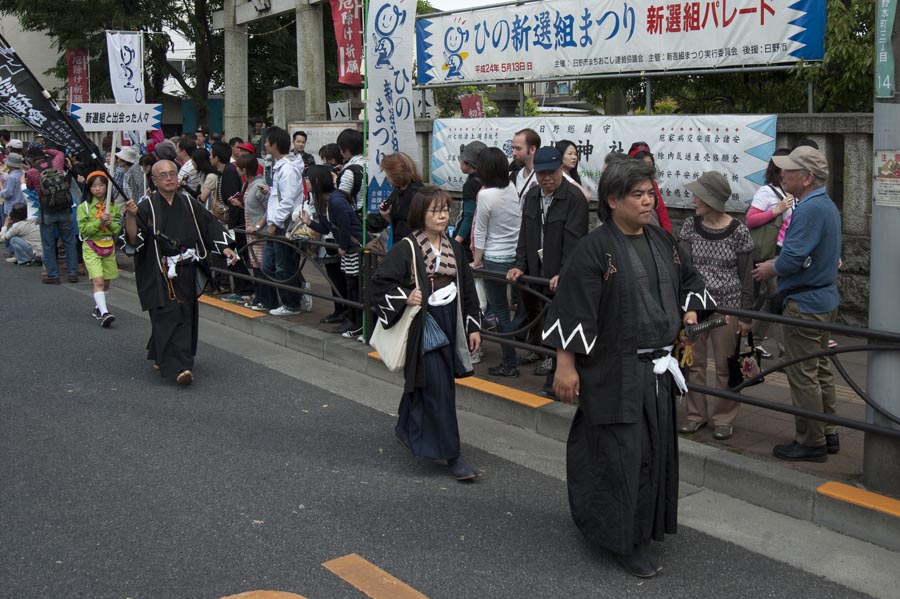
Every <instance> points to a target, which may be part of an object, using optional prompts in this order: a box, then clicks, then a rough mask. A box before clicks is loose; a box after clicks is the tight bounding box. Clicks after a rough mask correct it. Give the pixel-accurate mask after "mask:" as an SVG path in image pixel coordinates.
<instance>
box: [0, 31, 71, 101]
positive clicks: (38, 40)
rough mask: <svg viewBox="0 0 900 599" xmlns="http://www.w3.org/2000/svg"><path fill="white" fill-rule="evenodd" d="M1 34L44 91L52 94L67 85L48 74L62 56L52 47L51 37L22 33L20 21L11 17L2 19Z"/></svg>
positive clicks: (33, 32)
mask: <svg viewBox="0 0 900 599" xmlns="http://www.w3.org/2000/svg"><path fill="white" fill-rule="evenodd" d="M0 33H2V34H3V37H4V38H6V41H7V42H9V44H10V45H11V46H12V47H13V48H15V50H16V52H18V54H19V56H20V57H21V58H22V60H24V61H25V64H26V65H28V68H29V69H31V72H32V73H34V76H35V77H37V79H38V81H40V83H41V85H43V86H44V89H46V90H48V91H50V92H51V93H52V91H53V90H54V89H56V88H59V87H62V86H63V85H65V82H64V81H63V80H61V79H58V78H56V77H53V76H50V75H47V74H46V71H47V70H48V69H51V68H54V67H55V66H56V61H57V60H59V57H60V56H61V55H62V54H61V53H60V52H59V51H58V50H57V49H56V48H54V47H53V46H52V41H51V39H50V37H49V36H47V35H46V34H44V33H43V32H40V31H22V25H21V24H20V23H19V19H18V18H16V17H14V16H10V15H5V16H3V17H0Z"/></svg>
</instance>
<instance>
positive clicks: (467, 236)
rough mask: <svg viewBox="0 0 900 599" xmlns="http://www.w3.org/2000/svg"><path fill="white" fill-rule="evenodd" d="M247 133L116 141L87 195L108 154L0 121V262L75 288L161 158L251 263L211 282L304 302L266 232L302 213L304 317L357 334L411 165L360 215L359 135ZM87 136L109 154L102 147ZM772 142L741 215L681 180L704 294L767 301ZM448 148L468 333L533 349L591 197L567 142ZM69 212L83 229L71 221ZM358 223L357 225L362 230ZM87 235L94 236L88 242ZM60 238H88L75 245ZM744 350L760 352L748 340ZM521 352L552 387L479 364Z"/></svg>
mask: <svg viewBox="0 0 900 599" xmlns="http://www.w3.org/2000/svg"><path fill="white" fill-rule="evenodd" d="M258 129H259V130H258V131H257V132H256V133H258V135H257V136H255V137H251V139H252V140H253V141H245V140H244V139H242V138H240V137H232V138H230V139H228V141H227V142H225V141H222V137H221V135H215V134H213V135H209V134H207V132H205V131H204V130H202V129H198V130H197V131H195V132H194V133H192V134H184V135H181V136H178V137H174V138H171V139H162V140H159V141H156V142H155V143H150V144H148V145H147V146H146V148H143V147H142V148H140V149H139V148H137V147H131V146H128V147H124V148H121V149H119V150H118V151H117V152H115V156H114V157H113V160H112V162H111V164H112V168H111V169H110V171H109V176H108V175H105V174H104V175H103V178H102V180H99V182H98V183H97V186H96V187H97V189H100V187H102V188H103V189H102V193H103V196H104V197H99V196H98V195H97V193H98V192H96V191H95V192H93V193H92V190H91V188H90V187H89V185H88V183H89V181H97V180H98V177H97V176H96V175H97V174H98V173H100V174H103V171H105V170H106V169H105V167H104V164H107V163H109V161H108V159H107V158H108V157H107V156H106V155H104V152H102V151H100V150H99V149H96V151H95V153H96V154H97V155H96V156H92V155H91V154H90V153H89V152H84V153H82V154H79V155H72V156H68V157H67V156H66V153H65V151H63V150H62V149H61V148H57V147H54V145H53V144H52V143H49V142H47V141H46V140H43V139H41V138H40V137H38V138H37V139H36V140H35V141H33V142H29V143H23V141H22V140H19V139H12V138H10V134H9V132H8V131H3V130H0V143H2V144H3V152H2V155H0V161H2V168H0V178H2V179H0V200H2V205H0V217H2V222H3V227H2V230H0V242H2V243H3V244H4V247H5V250H6V255H7V258H6V260H7V262H9V263H12V264H16V265H20V266H27V265H41V266H42V269H41V271H42V278H43V280H44V282H45V283H48V284H59V283H60V282H61V278H62V277H63V276H65V277H66V280H67V281H69V282H71V283H76V282H78V279H79V276H83V275H84V274H85V262H88V263H94V262H96V260H95V259H94V258H95V256H94V255H93V254H91V255H90V260H87V261H86V260H85V259H84V252H85V251H88V249H87V248H88V247H91V248H93V247H95V246H96V244H97V243H106V237H107V235H106V234H107V233H109V232H110V231H112V230H118V227H119V224H118V221H117V219H118V216H117V215H118V214H119V213H120V211H121V208H122V206H123V205H124V203H125V201H126V198H129V199H135V200H137V201H138V202H140V201H141V200H143V199H146V198H148V197H149V196H150V195H151V194H153V193H154V191H155V185H154V180H153V178H152V177H151V176H150V173H151V169H152V167H153V164H154V163H155V162H156V161H158V160H171V161H173V162H175V163H176V165H177V168H178V183H179V190H180V191H181V192H183V193H186V194H188V195H190V196H191V197H192V198H194V199H195V200H196V201H197V202H198V203H199V204H200V205H202V206H203V208H205V209H206V210H208V211H210V212H211V213H212V214H213V215H215V216H216V218H218V219H219V220H220V221H221V222H222V223H223V224H224V225H225V226H226V227H228V228H229V229H232V230H233V232H234V233H235V234H236V238H237V239H236V247H238V248H246V249H245V250H244V251H243V252H242V257H243V258H244V260H242V261H239V262H237V263H236V264H233V265H228V268H229V269H232V271H233V272H234V273H236V274H239V275H251V274H252V278H253V280H248V279H244V278H242V277H241V276H237V277H223V278H221V280H220V281H219V283H220V286H221V287H223V288H224V292H223V294H222V296H223V299H225V300H226V301H231V302H236V303H241V304H243V305H244V306H246V307H247V308H250V309H252V310H256V311H266V312H267V313H270V314H272V315H276V316H291V315H294V314H298V313H300V312H304V311H306V312H308V311H311V310H312V297H311V296H310V295H309V294H308V293H306V292H307V291H308V290H309V289H310V287H309V283H308V282H307V281H306V280H305V278H304V276H303V273H302V267H301V266H300V260H301V256H300V252H298V251H297V250H296V248H295V247H292V246H291V244H290V243H285V242H284V237H285V236H286V235H289V232H290V231H293V230H295V227H296V226H298V225H300V224H302V226H303V230H304V231H305V232H306V234H307V235H308V236H311V237H316V238H319V239H321V240H323V241H326V242H330V246H329V247H328V249H325V248H318V247H317V248H316V249H315V250H314V251H313V253H314V256H313V258H315V259H318V260H320V261H321V262H322V263H323V264H324V270H325V271H326V273H327V275H328V278H329V283H330V285H331V289H332V294H333V296H334V298H333V299H334V300H335V301H334V302H333V304H334V307H333V310H332V311H331V312H330V313H329V314H327V315H326V316H324V317H323V318H321V322H322V323H324V324H331V325H335V326H334V329H333V331H334V333H336V334H340V335H343V336H344V337H347V338H351V339H359V340H363V338H362V334H363V326H362V325H363V314H362V311H361V310H359V309H355V308H350V307H348V306H346V305H344V304H343V303H342V302H341V301H340V298H343V299H346V300H350V301H356V302H359V301H362V300H361V293H362V287H361V284H360V272H361V266H362V261H361V259H360V251H361V249H362V248H363V246H365V245H367V244H369V243H370V242H372V236H371V233H375V234H378V236H377V238H376V241H375V242H373V243H374V245H373V246H372V247H376V248H378V247H381V248H384V249H387V248H389V247H390V246H392V245H393V244H395V243H398V242H400V241H401V240H402V239H404V238H405V237H407V236H408V235H409V234H410V231H411V227H410V224H409V220H408V219H409V210H410V206H411V205H412V203H413V198H414V197H415V196H416V194H417V193H418V192H419V191H420V190H421V189H422V187H423V184H424V183H423V179H422V176H421V174H420V173H419V171H418V168H417V166H416V162H415V161H414V160H413V159H412V157H410V156H409V155H408V154H406V153H404V152H397V153H394V154H390V155H387V156H385V157H384V158H383V159H382V162H381V167H382V169H383V170H384V173H385V177H386V180H387V182H388V183H389V184H390V185H391V186H392V191H391V193H390V195H389V196H388V198H387V200H386V201H385V202H383V203H382V204H381V205H380V206H379V207H378V212H377V213H374V214H368V211H367V210H366V207H367V189H366V188H367V185H366V184H367V177H366V171H365V169H366V157H365V155H364V143H363V135H362V134H361V133H360V132H359V131H357V130H356V129H349V128H348V129H345V130H344V131H342V132H341V133H340V134H339V135H338V136H337V138H336V139H335V140H334V141H333V142H331V143H327V144H325V145H323V146H321V147H320V148H318V150H317V152H316V154H317V157H316V156H314V155H313V154H312V153H310V152H308V151H307V149H306V144H307V140H308V136H307V134H306V133H305V132H303V131H295V132H293V135H291V134H289V133H288V132H287V131H285V130H284V129H281V128H278V127H269V128H261V129H260V128H258ZM103 145H104V146H107V150H109V146H108V143H104V144H103ZM789 154H790V150H788V149H781V150H777V151H776V152H775V155H774V157H773V161H772V162H770V164H769V168H768V170H767V171H766V184H765V185H764V186H762V187H761V188H760V190H759V191H758V192H757V194H756V195H755V196H754V198H753V200H752V203H751V204H750V209H749V211H748V213H747V216H746V225H745V224H744V223H742V222H740V221H738V220H737V219H735V218H733V217H731V216H729V215H728V213H727V212H726V210H725V202H726V200H728V199H729V198H730V196H731V189H730V187H729V185H728V181H727V180H726V179H725V178H723V177H722V176H721V175H718V174H716V173H705V174H704V175H703V176H701V177H700V179H698V180H697V181H695V182H691V183H689V184H687V185H686V190H687V191H688V192H690V195H692V196H693V198H694V206H695V209H696V217H694V218H689V219H687V220H686V221H685V222H684V225H683V227H682V228H681V230H680V232H679V240H680V243H681V246H682V248H683V250H684V251H685V253H686V254H687V255H689V256H691V258H692V260H693V262H694V264H695V266H696V267H697V268H698V270H699V271H700V272H701V274H702V275H703V276H704V278H705V280H706V282H707V288H708V290H709V292H710V293H711V294H712V295H713V296H714V299H715V300H716V301H717V302H718V303H719V305H723V306H731V307H741V308H755V309H768V306H769V305H770V301H769V300H770V299H771V298H772V297H773V296H774V295H775V292H776V283H775V279H774V278H773V277H769V278H768V279H766V278H765V277H757V279H758V281H759V282H757V283H755V284H754V281H753V277H752V276H751V270H752V269H753V267H754V265H755V264H759V263H762V262H764V261H766V260H769V259H772V258H774V257H776V256H777V255H778V254H779V253H780V252H781V250H782V246H783V245H784V244H785V243H786V242H787V241H789V240H790V239H791V238H790V236H788V235H787V232H788V231H789V230H790V229H789V225H790V222H791V216H792V210H793V208H794V206H795V205H796V202H797V198H796V197H795V196H793V195H792V194H791V193H790V192H789V191H788V190H787V187H783V185H782V180H783V173H782V169H781V168H779V167H778V166H777V165H778V164H785V163H787V162H785V161H787V157H788V155H789ZM458 158H459V166H460V169H461V171H462V172H463V174H464V175H465V176H466V180H465V183H464V185H463V190H462V197H461V198H460V199H461V201H459V202H455V203H456V204H457V205H456V206H455V208H454V212H455V213H456V216H455V219H454V220H453V226H452V227H449V231H450V233H451V234H452V239H454V240H455V242H457V243H458V244H460V247H461V248H462V250H463V252H464V254H465V258H466V260H467V262H468V263H469V264H471V267H472V268H473V269H475V270H476V271H477V270H483V271H485V273H490V274H487V275H486V276H485V277H477V281H476V287H477V289H478V295H479V300H480V304H481V309H482V311H483V312H484V323H485V328H486V329H488V330H493V331H495V332H497V333H499V334H500V335H501V336H505V337H506V338H516V339H518V340H520V341H524V342H527V343H528V344H530V345H533V346H541V345H542V340H541V338H540V332H541V330H542V325H543V323H542V311H543V308H544V305H545V301H544V299H542V298H541V296H544V298H547V299H552V297H553V296H554V293H555V291H556V288H557V285H558V282H559V277H560V275H561V274H562V273H563V272H564V270H565V267H566V265H567V263H568V262H569V261H570V259H571V257H572V255H573V252H574V248H575V246H576V245H577V243H578V242H579V240H580V239H581V238H582V237H584V236H585V235H587V233H588V228H589V226H588V209H589V202H590V201H591V200H592V199H593V200H599V199H600V198H592V197H591V192H590V191H589V190H588V188H587V187H586V186H585V185H583V184H582V181H581V179H580V177H579V173H578V162H579V154H578V146H577V145H576V144H574V143H573V142H571V141H569V140H560V141H557V142H555V144H553V145H544V144H543V143H542V140H541V137H540V135H539V134H538V133H537V132H535V131H534V130H531V129H523V130H521V131H518V132H516V134H515V135H514V137H513V140H512V160H511V161H510V160H508V157H507V155H506V154H505V153H504V152H503V151H502V150H500V149H498V148H489V147H486V146H485V144H483V143H481V142H471V143H468V144H465V145H463V146H461V147H460V149H459V155H458ZM621 160H642V161H644V162H646V163H648V164H650V165H653V166H655V162H654V156H653V153H652V151H651V148H650V147H649V145H648V144H646V143H645V142H642V141H637V142H635V143H634V144H632V146H631V148H630V149H629V151H628V152H625V153H612V154H610V155H608V156H607V157H606V159H605V161H604V168H605V167H606V166H607V165H609V164H610V163H613V162H616V161H621ZM779 161H780V162H779ZM791 164H793V163H791ZM54 172H55V173H57V174H59V175H61V176H62V179H63V180H64V181H65V184H66V186H67V188H68V192H69V194H70V196H71V203H70V204H69V205H68V206H67V207H66V209H57V210H51V209H49V208H48V207H47V206H46V205H45V203H44V201H43V197H44V196H49V195H50V193H51V192H48V191H45V190H43V189H42V183H43V184H45V185H46V184H47V182H48V181H55V179H54V177H53V176H50V177H48V173H50V174H51V175H52V174H53V173H54ZM107 177H108V178H107ZM100 183H103V185H100ZM795 187H797V188H799V185H798V186H795ZM654 191H655V205H654V208H653V214H652V222H653V223H654V224H657V225H658V226H660V227H661V228H663V229H665V230H667V231H668V232H670V233H671V232H672V224H671V221H670V219H669V216H668V212H667V210H666V207H665V204H664V202H663V198H662V196H661V194H660V192H659V188H658V186H655V190H654ZM83 203H85V204H87V205H89V206H92V207H94V208H93V210H94V211H93V212H92V211H91V209H88V208H83V209H82V210H81V212H77V211H76V208H77V207H79V206H80V205H81V204H83ZM110 203H111V204H112V206H114V207H115V209H113V208H110V207H109V206H110ZM99 206H106V207H105V208H103V210H102V212H104V213H105V214H106V215H107V216H102V218H101V209H100V208H99ZM86 220H91V221H92V222H94V224H93V225H90V224H88V223H87V222H81V221H86ZM364 221H365V224H366V225H367V226H366V227H365V228H364V227H363V223H364ZM97 227H102V230H103V233H104V234H103V235H99V234H97V231H95V229H97ZM365 229H368V233H369V234H367V235H364V234H363V231H364V230H365ZM97 230H99V229H97ZM79 231H80V235H79ZM92 235H93V237H95V239H90V238H91V236H92ZM98 235H99V237H98ZM77 237H80V238H81V240H82V241H85V242H86V243H87V242H88V241H90V244H91V245H90V246H88V245H85V244H79V243H78V239H77ZM91 251H93V250H91ZM105 264H107V265H108V264H109V262H108V260H107V261H106V262H105ZM62 269H65V273H61V270H62ZM107 269H108V266H107ZM95 270H96V269H95ZM98 272H100V271H98ZM90 274H91V278H92V280H93V281H94V285H95V295H96V294H98V293H101V294H102V292H105V290H106V289H107V288H108V284H109V278H108V277H106V276H104V274H103V272H100V274H97V273H96V272H95V273H90ZM523 277H524V278H523ZM504 279H505V280H504ZM537 279H544V280H548V281H549V284H548V285H544V284H540V283H538V282H536V280H537ZM272 282H274V283H276V284H275V285H272V284H271V283H272ZM229 285H231V286H232V287H230V288H229ZM820 303H823V305H824V303H827V302H820ZM828 306H829V307H830V304H828ZM106 312H107V307H106V305H105V298H104V297H99V296H98V299H97V306H96V307H95V309H94V311H93V314H94V316H95V317H98V318H99V317H102V316H103V314H105V313H106ZM750 327H751V324H750V322H749V321H744V322H738V321H737V320H735V321H733V322H730V323H729V326H727V327H724V328H722V329H719V330H716V331H713V332H710V333H707V334H704V335H703V336H702V337H701V338H700V339H699V341H698V345H697V347H696V348H695V354H694V355H695V358H696V361H695V365H694V366H693V367H692V368H691V369H690V375H689V376H690V380H692V381H694V382H697V383H700V384H704V383H705V382H706V354H707V351H706V350H707V348H706V346H707V343H711V345H712V348H713V351H712V355H713V357H714V362H715V372H716V386H718V387H719V388H727V379H728V369H727V363H726V362H727V358H728V356H729V355H730V354H731V353H732V352H734V351H735V349H734V346H735V343H734V342H735V334H745V333H748V332H749V331H750ZM756 327H757V328H756V329H755V331H756V333H757V341H759V342H761V341H762V340H764V339H765V337H766V334H767V329H766V326H765V325H762V324H760V323H759V322H757V324H756ZM780 346H781V343H780V341H779V349H781V348H780ZM759 350H760V351H761V352H762V354H763V355H765V356H767V357H768V355H769V354H768V353H767V352H765V350H764V349H763V348H762V347H759ZM482 356H483V353H482V350H481V348H480V347H478V348H477V350H476V351H474V352H473V353H472V355H471V356H470V358H471V360H472V362H473V363H477V362H479V361H480V360H481V359H482ZM537 362H540V363H539V364H537V366H536V368H535V369H534V371H533V374H534V375H536V376H541V377H546V379H545V382H544V385H543V391H542V392H543V393H545V394H546V395H548V396H551V397H552V396H553V377H554V370H555V363H554V360H553V358H547V357H545V356H543V355H541V354H538V353H536V352H533V351H522V350H516V349H515V348H514V347H513V346H512V345H507V344H504V345H502V351H501V359H500V363H499V364H497V365H496V366H492V367H490V368H489V369H488V373H489V374H490V375H491V376H494V377H506V378H514V377H518V376H520V370H519V368H520V367H521V366H522V365H525V364H532V363H537ZM707 403H710V404H711V407H708V406H707ZM687 406H688V413H687V419H686V420H685V421H683V422H682V423H681V425H680V426H679V430H680V431H681V432H682V433H695V432H697V430H698V429H699V428H701V427H702V426H704V425H705V424H706V423H707V420H708V419H709V418H711V419H712V420H713V424H714V425H715V437H716V438H718V439H720V440H724V439H727V438H729V437H730V436H731V434H732V432H733V427H734V422H735V419H736V417H737V411H738V410H737V407H738V406H737V404H734V402H729V401H727V400H714V401H710V402H707V399H706V398H705V397H704V396H703V395H701V394H696V393H692V394H690V395H689V399H688V403H687ZM707 410H710V411H709V413H708V412H707ZM828 434H829V435H830V434H831V430H830V429H829V433H828ZM815 441H816V442H817V443H818V439H816V440H815Z"/></svg>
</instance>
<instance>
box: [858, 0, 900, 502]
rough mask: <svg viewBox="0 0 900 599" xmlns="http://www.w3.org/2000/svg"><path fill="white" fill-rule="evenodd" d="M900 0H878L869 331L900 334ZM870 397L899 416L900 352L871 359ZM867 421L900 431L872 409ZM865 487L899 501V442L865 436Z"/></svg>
mask: <svg viewBox="0 0 900 599" xmlns="http://www.w3.org/2000/svg"><path fill="white" fill-rule="evenodd" d="M897 1H898V0H876V9H875V10H876V12H875V27H876V29H875V31H876V33H875V108H874V124H873V131H874V136H873V144H872V147H873V149H874V150H875V156H874V160H873V161H872V162H873V172H874V185H873V196H874V197H873V200H874V201H873V203H872V251H871V258H870V260H871V266H870V269H869V272H870V274H869V280H870V286H869V327H870V328H873V329H882V330H885V331H892V332H900V310H898V309H897V298H898V297H900V270H898V268H897V264H898V263H900V235H898V234H897V231H900V177H897V176H892V175H893V173H892V172H891V168H890V167H889V164H890V163H891V161H893V162H900V101H898V98H897V89H896V82H895V76H896V73H895V65H896V64H900V21H898V20H897V14H896V13H897ZM867 376H868V385H867V386H868V394H869V396H870V397H871V398H872V400H873V401H875V402H878V403H879V405H880V406H881V407H882V408H884V410H886V411H887V412H889V413H891V414H893V415H900V352H875V353H873V354H871V355H869V359H868V370H867ZM866 421H867V422H871V423H875V424H879V425H881V426H886V427H890V426H893V427H894V428H900V427H898V426H897V425H895V424H892V423H891V422H890V421H889V420H887V419H886V418H884V417H883V416H881V415H879V414H877V413H875V411H874V410H872V408H867V409H866ZM863 483H864V484H865V485H866V486H867V487H869V488H870V489H872V490H874V491H878V492H881V493H886V494H889V495H894V496H898V497H900V441H898V440H896V439H888V438H887V437H882V436H879V435H873V434H870V433H866V437H865V446H864V452H863Z"/></svg>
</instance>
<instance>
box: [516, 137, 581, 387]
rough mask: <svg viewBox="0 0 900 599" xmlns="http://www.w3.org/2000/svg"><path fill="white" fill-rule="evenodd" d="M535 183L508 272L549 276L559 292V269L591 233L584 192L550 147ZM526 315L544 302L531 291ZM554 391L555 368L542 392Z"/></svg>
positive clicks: (533, 336) (535, 329) (536, 333)
mask: <svg viewBox="0 0 900 599" xmlns="http://www.w3.org/2000/svg"><path fill="white" fill-rule="evenodd" d="M534 173H535V177H536V178H537V182H538V185H537V187H534V188H532V189H531V190H529V191H528V193H526V194H525V204H524V207H523V208H522V227H521V228H520V229H519V243H518V246H517V247H516V263H515V266H514V267H513V268H512V269H510V270H509V272H508V273H507V274H506V278H507V280H509V281H517V280H518V279H519V277H521V276H522V275H524V274H527V275H530V276H533V277H543V278H545V279H550V293H554V292H556V285H557V283H558V282H559V273H560V271H562V269H563V266H564V265H565V264H566V262H567V261H568V260H569V258H571V256H572V253H573V252H574V251H575V245H576V244H577V243H578V240H580V239H581V238H582V237H584V236H585V235H587V232H588V204H587V202H585V201H584V195H582V193H581V191H580V190H579V189H578V188H577V187H575V186H574V185H572V184H571V183H569V182H568V181H566V180H565V178H564V177H563V167H562V154H560V153H559V150H557V149H556V148H554V147H552V146H545V147H543V148H540V149H539V150H538V151H537V152H535V153H534ZM522 301H523V303H524V304H525V311H526V316H525V317H526V319H527V320H528V322H533V321H534V320H535V319H536V318H537V316H538V314H539V313H540V311H541V308H542V305H541V303H540V302H538V301H537V300H536V299H533V296H532V295H531V294H530V293H523V294H522ZM541 326H542V323H539V322H538V323H535V324H534V326H532V328H531V332H530V333H529V336H528V341H529V343H532V344H534V345H538V344H539V338H540V331H541ZM552 392H553V372H552V366H551V372H550V373H548V374H547V383H546V384H545V386H544V393H546V394H548V395H550V394H552Z"/></svg>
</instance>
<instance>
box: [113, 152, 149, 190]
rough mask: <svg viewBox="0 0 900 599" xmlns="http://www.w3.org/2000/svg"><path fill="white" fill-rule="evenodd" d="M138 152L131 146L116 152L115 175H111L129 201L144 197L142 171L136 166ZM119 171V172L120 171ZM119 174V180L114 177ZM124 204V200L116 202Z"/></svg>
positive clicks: (138, 158)
mask: <svg viewBox="0 0 900 599" xmlns="http://www.w3.org/2000/svg"><path fill="white" fill-rule="evenodd" d="M140 158H141V157H140V156H139V155H138V151H137V150H135V149H134V148H133V147H131V146H126V147H124V148H122V149H121V150H119V151H118V152H116V171H117V172H116V173H115V174H114V175H113V176H114V177H115V178H116V180H117V181H118V182H119V184H120V185H121V186H122V189H123V190H125V195H127V196H128V199H129V200H137V199H138V198H139V197H141V196H142V195H144V171H143V169H141V166H140V165H139V164H138V161H139V160H140ZM120 169H121V171H120ZM119 172H121V178H119V177H116V175H117V174H119ZM117 201H118V202H120V203H122V204H124V203H125V199H124V198H121V199H119V200H117Z"/></svg>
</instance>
